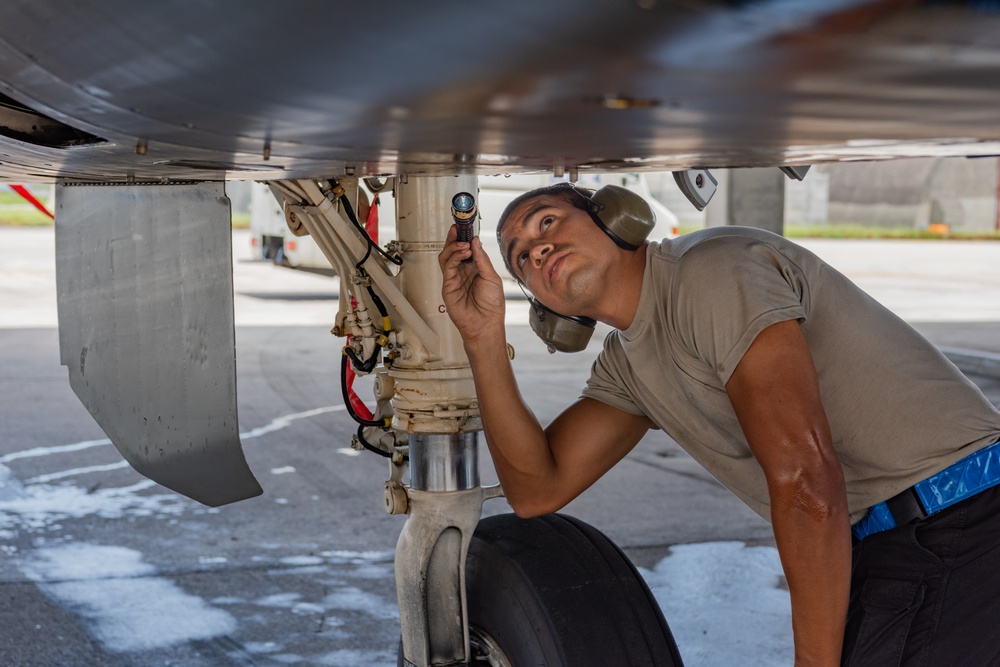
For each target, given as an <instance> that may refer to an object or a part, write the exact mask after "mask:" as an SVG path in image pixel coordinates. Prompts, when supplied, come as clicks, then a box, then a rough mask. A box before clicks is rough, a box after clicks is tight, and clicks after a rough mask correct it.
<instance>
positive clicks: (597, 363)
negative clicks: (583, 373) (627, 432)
mask: <svg viewBox="0 0 1000 667" xmlns="http://www.w3.org/2000/svg"><path fill="white" fill-rule="evenodd" d="M627 365H628V360H627V359H626V358H625V351H624V350H623V349H622V347H621V344H620V343H619V341H618V332H617V331H612V332H611V333H609V334H608V337H607V338H605V340H604V349H603V350H601V353H600V354H599V355H597V359H595V360H594V364H593V366H591V368H590V377H589V378H588V379H587V384H586V385H585V386H584V388H583V392H582V395H583V396H584V397H586V398H593V399H596V400H598V401H601V402H602V403H607V404H608V405H610V406H611V407H613V408H618V409H619V410H622V411H623V412H627V413H629V414H633V415H645V414H646V413H645V412H644V411H643V410H642V409H641V408H640V407H639V406H638V405H636V403H635V401H634V400H633V399H632V397H631V395H630V394H629V392H628V391H627V389H626V387H625V382H624V377H625V375H624V373H623V372H622V371H623V370H624V369H625V368H626V367H627Z"/></svg>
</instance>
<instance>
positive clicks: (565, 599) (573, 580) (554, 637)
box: [400, 514, 683, 667]
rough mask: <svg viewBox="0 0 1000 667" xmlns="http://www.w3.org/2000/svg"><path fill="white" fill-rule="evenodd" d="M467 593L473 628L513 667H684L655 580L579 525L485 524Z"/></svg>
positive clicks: (504, 518) (554, 519)
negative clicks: (646, 578)
mask: <svg viewBox="0 0 1000 667" xmlns="http://www.w3.org/2000/svg"><path fill="white" fill-rule="evenodd" d="M466 587H467V591H468V599H469V625H470V626H471V627H470V630H471V631H472V633H473V634H478V635H480V636H485V637H487V638H488V639H489V640H491V641H492V642H493V643H494V644H495V645H497V646H499V647H500V649H501V650H502V651H503V653H504V655H505V656H506V658H507V661H508V662H509V664H510V665H511V666H512V667H536V666H538V665H545V666H546V667H590V666H593V667H612V666H613V667H626V666H634V667H653V666H655V667H673V666H678V667H679V666H681V665H682V664H683V663H682V662H681V657H680V654H679V653H678V651H677V645H676V644H675V643H674V638H673V636H672V635H671V633H670V628H669V627H668V626H667V622H666V620H664V618H663V614H662V613H661V612H660V607H659V605H658V604H657V603H656V599H655V598H654V597H653V595H652V593H650V591H649V587H647V586H646V582H644V581H643V580H642V577H641V576H639V573H638V572H637V571H636V569H635V567H634V566H633V565H632V563H631V562H630V561H629V560H628V558H626V557H625V555H624V554H623V553H622V552H621V550H620V549H618V547H617V546H615V544H614V543H613V542H611V540H609V539H608V538H607V537H605V536H604V534H603V533H601V532H600V531H598V530H597V529H596V528H593V527H592V526H589V525H587V524H585V523H583V522H582V521H580V520H578V519H574V518H572V517H568V516H564V515H560V514H550V515H547V516H543V517H539V518H536V519H527V520H525V519H519V518H518V517H517V516H515V515H513V514H502V515H499V516H494V517H490V518H487V519H484V520H483V521H481V522H480V523H479V527H478V528H477V529H476V533H475V535H474V536H473V538H472V544H471V546H470V547H469V557H468V562H467V565H466ZM400 664H403V662H402V655H400ZM473 664H480V663H473Z"/></svg>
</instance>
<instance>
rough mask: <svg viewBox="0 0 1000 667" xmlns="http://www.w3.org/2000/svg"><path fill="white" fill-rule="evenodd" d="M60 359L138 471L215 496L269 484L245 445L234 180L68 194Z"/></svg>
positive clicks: (59, 229)
mask: <svg viewBox="0 0 1000 667" xmlns="http://www.w3.org/2000/svg"><path fill="white" fill-rule="evenodd" d="M56 197H57V199H56V283H57V288H58V296H59V346H60V354H61V361H62V364H63V365H64V366H66V367H67V368H68V369H69V379H70V385H71V386H72V387H73V391H75V392H76V395H77V396H79V398H80V400H81V401H82V402H83V404H84V406H86V408H87V410H89V411H90V414H92V415H93V416H94V419H96V420H97V423H98V424H100V426H101V428H103V429H104V432H105V433H107V435H108V437H109V438H110V439H111V441H112V442H113V443H114V445H115V447H117V448H118V451H119V452H121V454H122V456H124V457H125V459H126V460H127V461H128V462H129V463H130V464H131V465H132V467H133V468H135V469H136V470H137V471H138V472H139V473H141V474H143V475H145V476H146V477H149V478H150V479H152V480H153V481H155V482H158V483H160V484H162V485H163V486H165V487H167V488H169V489H172V490H174V491H177V492H178V493H181V494H184V495H185V496H188V497H190V498H193V499H195V500H197V501H199V502H201V503H204V504H206V505H211V506H213V507H214V506H218V505H224V504H226V503H231V502H234V501H237V500H242V499H244V498H250V497H252V496H256V495H259V494H260V493H261V488H260V485H259V484H258V483H257V480H256V479H255V478H254V476H253V473H252V472H250V468H249V467H248V466H247V462H246V458H245V457H244V456H243V450H242V448H241V447H240V436H239V424H238V421H237V416H236V333H235V324H234V319H233V267H232V232H231V223H230V209H229V200H228V199H227V198H226V193H225V189H224V186H223V184H222V183H198V184H187V185H135V184H123V185H68V184H60V185H59V186H57V192H56Z"/></svg>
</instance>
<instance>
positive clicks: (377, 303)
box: [366, 285, 389, 317]
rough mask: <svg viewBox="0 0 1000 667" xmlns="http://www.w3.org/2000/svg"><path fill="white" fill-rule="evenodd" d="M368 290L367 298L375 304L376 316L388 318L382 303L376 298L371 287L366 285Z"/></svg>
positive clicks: (376, 295)
mask: <svg viewBox="0 0 1000 667" xmlns="http://www.w3.org/2000/svg"><path fill="white" fill-rule="evenodd" d="M366 287H367V288H368V296H370V297H371V298H372V302H374V304H375V308H376V309H377V310H378V314H379V315H381V316H382V317H389V311H388V310H386V309H385V304H384V303H382V299H380V298H378V294H376V293H375V290H373V289H372V286H371V285H366Z"/></svg>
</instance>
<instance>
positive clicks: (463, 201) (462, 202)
mask: <svg viewBox="0 0 1000 667" xmlns="http://www.w3.org/2000/svg"><path fill="white" fill-rule="evenodd" d="M451 205H452V207H453V208H454V209H455V210H456V211H459V212H461V213H468V212H469V211H471V210H472V209H473V208H475V206H476V200H475V198H474V197H473V196H472V195H470V194H469V193H468V192H459V193H458V194H457V195H455V196H454V197H453V198H452V200H451Z"/></svg>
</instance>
